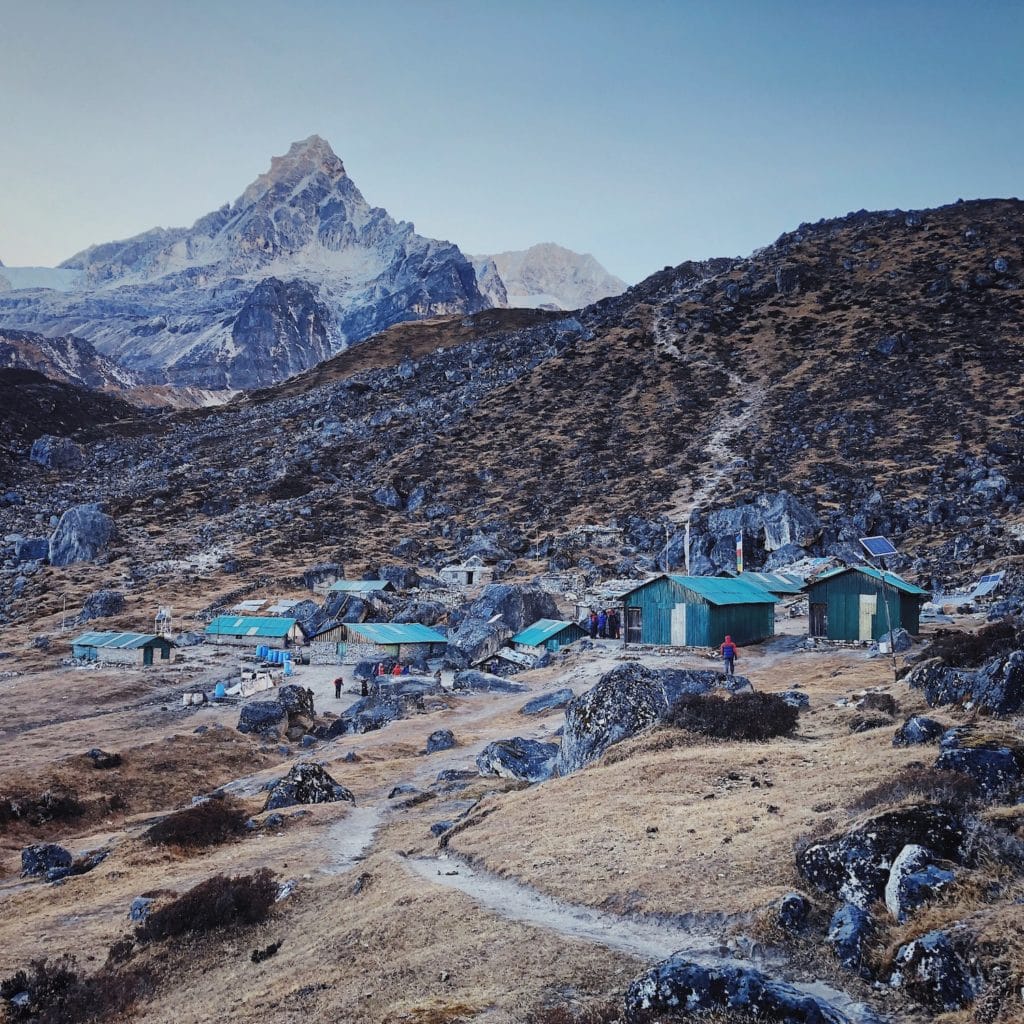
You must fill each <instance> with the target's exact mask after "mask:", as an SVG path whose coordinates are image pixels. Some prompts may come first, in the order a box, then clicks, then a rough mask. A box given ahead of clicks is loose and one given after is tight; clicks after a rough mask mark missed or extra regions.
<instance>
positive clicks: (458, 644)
mask: <svg viewBox="0 0 1024 1024" xmlns="http://www.w3.org/2000/svg"><path fill="white" fill-rule="evenodd" d="M515 632H516V631H515V630H514V629H512V628H511V627H510V626H506V625H505V624H504V623H502V622H488V621H487V620H486V619H476V618H473V619H464V620H463V621H462V622H460V623H459V624H458V625H457V626H456V627H455V628H454V629H451V630H449V631H448V637H447V639H448V647H447V648H446V649H445V654H444V663H445V666H446V667H447V668H454V669H461V668H469V666H470V665H479V664H480V663H481V662H483V661H486V660H487V659H488V658H490V657H493V656H494V655H495V654H497V653H498V651H500V650H501V649H502V648H503V647H504V646H505V643H506V642H507V641H508V640H510V639H511V638H512V637H513V636H514V635H515Z"/></svg>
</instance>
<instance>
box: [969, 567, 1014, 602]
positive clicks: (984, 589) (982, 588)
mask: <svg viewBox="0 0 1024 1024" xmlns="http://www.w3.org/2000/svg"><path fill="white" fill-rule="evenodd" d="M1005 575H1006V573H1005V572H993V573H989V574H988V575H987V576H982V577H981V579H980V580H979V581H978V585H977V586H976V587H975V588H974V591H973V592H972V594H971V596H972V597H984V596H985V595H986V594H991V593H992V591H994V590H995V589H996V587H998V586H999V584H1000V583H1002V582H1003V577H1004V576H1005Z"/></svg>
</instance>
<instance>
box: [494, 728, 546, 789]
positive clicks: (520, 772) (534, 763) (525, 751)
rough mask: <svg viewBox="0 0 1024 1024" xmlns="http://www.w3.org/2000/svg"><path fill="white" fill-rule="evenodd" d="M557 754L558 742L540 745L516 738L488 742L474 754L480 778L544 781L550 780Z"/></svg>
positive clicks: (535, 741) (533, 741)
mask: <svg viewBox="0 0 1024 1024" xmlns="http://www.w3.org/2000/svg"><path fill="white" fill-rule="evenodd" d="M557 753H558V744H557V743H541V742H540V741H539V740H526V739H523V738H522V737H521V736H515V737H513V738H512V739H509V740H496V741H495V742H494V743H488V744H487V746H486V747H484V749H483V750H481V751H480V753H479V754H477V756H476V766H477V768H478V769H479V770H480V774H481V775H497V776H498V777H499V778H502V779H521V780H523V781H524V782H543V781H544V780H545V779H549V778H551V774H552V772H553V770H554V766H555V756H556V755H557Z"/></svg>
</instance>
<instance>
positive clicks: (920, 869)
mask: <svg viewBox="0 0 1024 1024" xmlns="http://www.w3.org/2000/svg"><path fill="white" fill-rule="evenodd" d="M934 860H935V858H934V857H933V856H932V854H931V851H930V850H926V849H925V848H924V847H923V846H918V845H916V844H915V843H911V844H910V845H909V846H904V847H903V849H902V850H901V851H900V852H899V855H898V856H897V857H896V860H895V861H893V865H892V868H891V869H890V870H889V881H888V882H886V883H885V906H886V908H887V909H888V911H889V913H890V914H892V916H893V917H894V918H895V919H896V920H897V921H898V922H899V923H900V924H902V923H903V922H904V921H906V919H907V918H908V917H910V915H911V914H912V913H913V912H914V911H915V910H917V908H918V907H921V906H923V905H924V904H925V903H928V902H929V901H930V900H932V899H933V898H934V897H935V896H938V894H939V893H940V892H942V890H943V889H945V888H946V887H947V886H949V885H952V883H953V881H954V879H955V878H956V876H955V875H954V874H953V872H952V871H947V870H946V869H945V868H940V867H939V866H938V865H936V864H935V863H934Z"/></svg>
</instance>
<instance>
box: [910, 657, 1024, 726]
mask: <svg viewBox="0 0 1024 1024" xmlns="http://www.w3.org/2000/svg"><path fill="white" fill-rule="evenodd" d="M906 681H907V683H908V685H909V686H911V687H913V688H915V689H919V690H921V691H922V692H923V693H924V699H925V700H926V701H927V702H928V703H929V704H930V705H931V706H932V707H939V706H940V705H943V704H962V705H963V706H964V707H966V708H968V709H970V710H978V711H983V712H986V711H987V712H990V713H992V714H996V715H1010V714H1014V713H1015V712H1017V711H1019V710H1020V709H1021V708H1022V707H1024V651H1011V652H1010V653H1009V654H1001V655H999V656H998V657H995V658H992V659H991V660H989V661H987V662H985V664H983V665H982V666H981V667H980V668H977V669H969V668H954V667H952V666H949V665H947V664H945V662H943V661H942V660H941V659H940V658H929V659H928V660H927V661H923V662H921V664H920V665H918V666H916V667H915V668H914V669H913V670H912V671H911V672H910V673H909V674H908V675H907V677H906Z"/></svg>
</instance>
